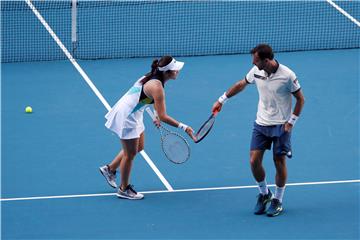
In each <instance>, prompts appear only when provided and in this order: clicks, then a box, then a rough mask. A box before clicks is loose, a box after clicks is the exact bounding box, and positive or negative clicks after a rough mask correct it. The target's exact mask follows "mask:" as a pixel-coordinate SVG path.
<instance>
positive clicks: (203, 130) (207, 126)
mask: <svg viewBox="0 0 360 240" xmlns="http://www.w3.org/2000/svg"><path fill="white" fill-rule="evenodd" d="M217 114H218V112H213V113H212V114H211V115H210V117H209V118H208V120H206V121H205V122H204V123H203V125H202V126H201V127H200V129H199V130H198V131H197V132H196V134H195V138H196V140H195V143H199V142H201V140H203V139H204V138H205V137H206V135H208V134H209V132H210V130H211V129H212V127H213V126H214V123H215V117H216V115H217Z"/></svg>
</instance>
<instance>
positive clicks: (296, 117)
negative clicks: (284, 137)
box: [288, 114, 299, 126]
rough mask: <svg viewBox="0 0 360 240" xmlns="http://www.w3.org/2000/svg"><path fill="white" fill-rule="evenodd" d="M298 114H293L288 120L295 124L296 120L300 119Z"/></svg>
mask: <svg viewBox="0 0 360 240" xmlns="http://www.w3.org/2000/svg"><path fill="white" fill-rule="evenodd" d="M298 118H299V117H298V116H296V115H295V114H291V117H290V119H289V120H288V123H290V124H291V125H293V126H294V125H295V123H296V121H297V120H298Z"/></svg>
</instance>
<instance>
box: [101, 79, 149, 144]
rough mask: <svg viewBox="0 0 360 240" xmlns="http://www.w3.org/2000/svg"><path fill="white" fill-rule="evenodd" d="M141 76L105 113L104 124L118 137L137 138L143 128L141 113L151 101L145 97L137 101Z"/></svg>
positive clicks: (141, 86) (140, 86)
mask: <svg viewBox="0 0 360 240" xmlns="http://www.w3.org/2000/svg"><path fill="white" fill-rule="evenodd" d="M143 78H144V77H141V78H140V79H139V80H137V81H136V82H135V84H134V85H133V86H132V87H131V88H130V89H129V90H128V91H127V93H125V95H124V96H122V97H121V98H120V100H119V101H118V102H117V103H116V104H115V105H114V106H113V107H112V109H111V110H110V111H109V112H108V113H107V114H106V115H105V118H106V120H107V121H106V123H105V126H106V127H107V128H108V129H110V130H111V131H113V132H114V133H116V134H117V135H118V136H119V138H120V139H134V138H139V137H140V134H141V133H142V132H143V131H144V130H145V126H144V123H143V113H144V109H145V107H146V106H147V105H148V104H151V103H152V99H150V98H148V97H147V98H145V99H143V100H141V101H139V99H140V95H141V92H142V88H143V85H142V84H141V83H140V81H141V80H142V79H143Z"/></svg>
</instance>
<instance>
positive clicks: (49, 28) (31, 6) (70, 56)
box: [25, 0, 173, 191]
mask: <svg viewBox="0 0 360 240" xmlns="http://www.w3.org/2000/svg"><path fill="white" fill-rule="evenodd" d="M25 2H26V4H27V5H28V6H29V7H30V8H31V10H32V11H33V13H34V14H35V16H36V17H37V18H38V19H39V21H40V22H41V23H42V25H44V27H45V28H46V30H47V31H48V32H49V34H50V35H51V37H52V38H53V39H54V40H55V42H56V43H57V45H59V47H60V48H61V50H62V51H63V52H64V53H65V55H66V56H67V58H68V59H69V60H70V62H71V63H72V64H73V65H74V67H75V68H76V70H78V72H79V73H80V75H81V76H82V77H83V78H84V80H85V81H86V83H87V84H88V85H89V86H90V88H91V89H92V90H93V92H94V93H95V94H96V96H97V97H98V98H99V100H100V101H101V102H102V104H103V105H104V106H105V108H106V109H107V110H108V111H110V110H111V107H110V105H109V103H108V102H107V101H106V100H105V98H104V97H103V96H102V95H101V93H100V92H99V90H98V89H97V88H96V86H95V85H94V83H93V82H92V81H91V80H90V78H89V77H88V75H87V74H86V73H85V71H84V70H83V69H82V68H81V67H80V65H79V64H78V63H77V62H76V60H75V59H74V58H73V56H72V55H71V53H70V52H69V51H68V50H67V48H66V47H65V46H64V44H63V43H62V42H61V40H60V39H59V38H58V36H57V35H56V34H55V32H54V31H53V30H52V29H51V27H50V26H49V24H48V23H47V22H46V21H45V19H44V18H43V17H42V16H41V14H40V13H39V11H38V10H37V9H36V8H35V6H34V5H33V4H32V3H31V1H30V0H25ZM140 154H141V155H142V156H143V157H144V156H145V157H146V158H145V160H146V162H147V163H148V164H149V166H150V167H151V168H152V170H153V171H154V172H155V173H156V175H157V176H158V177H159V178H160V180H161V182H162V183H163V184H164V185H165V187H166V188H167V189H168V190H169V191H172V190H173V188H172V187H171V185H170V184H169V182H168V181H166V179H165V177H164V176H163V175H162V174H161V172H160V171H159V169H158V168H157V167H156V166H155V164H154V163H153V162H152V161H151V159H150V157H149V156H148V155H147V154H146V153H145V151H142V152H140Z"/></svg>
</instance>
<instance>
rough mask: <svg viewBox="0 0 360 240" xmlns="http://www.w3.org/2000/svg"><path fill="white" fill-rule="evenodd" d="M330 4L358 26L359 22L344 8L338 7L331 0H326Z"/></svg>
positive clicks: (359, 25)
mask: <svg viewBox="0 0 360 240" xmlns="http://www.w3.org/2000/svg"><path fill="white" fill-rule="evenodd" d="M326 1H327V2H328V3H329V4H330V5H331V6H333V7H334V8H335V9H336V10H338V11H339V12H340V13H341V14H343V15H344V16H345V17H347V18H348V19H350V21H352V22H353V23H355V24H356V25H357V26H358V27H360V22H359V21H358V20H356V19H355V18H354V17H353V16H351V15H350V14H349V13H347V12H346V11H345V10H344V9H342V8H341V7H339V6H338V5H337V4H336V3H334V2H333V1H331V0H326Z"/></svg>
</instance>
